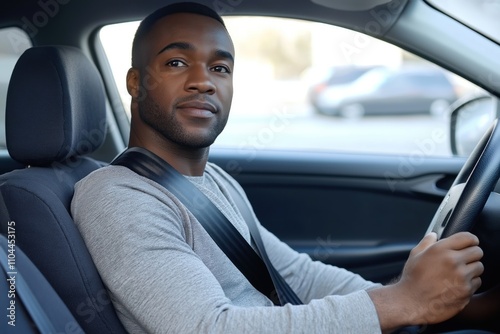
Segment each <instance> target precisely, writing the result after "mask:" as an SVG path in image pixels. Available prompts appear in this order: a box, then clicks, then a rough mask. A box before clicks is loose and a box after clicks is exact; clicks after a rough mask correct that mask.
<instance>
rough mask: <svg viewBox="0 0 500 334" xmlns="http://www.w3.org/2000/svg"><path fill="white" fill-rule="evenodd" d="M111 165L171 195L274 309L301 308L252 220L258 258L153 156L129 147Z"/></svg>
mask: <svg viewBox="0 0 500 334" xmlns="http://www.w3.org/2000/svg"><path fill="white" fill-rule="evenodd" d="M111 164H112V165H121V166H124V167H127V168H129V169H130V170H132V171H134V172H136V173H137V174H139V175H142V176H144V177H147V178H149V179H150V180H153V181H155V182H157V183H158V184H160V185H162V186H164V187H165V188H166V189H167V190H168V191H170V192H171V193H172V194H173V195H175V196H176V197H177V198H178V199H179V200H180V201H181V202H182V203H183V204H184V205H185V206H186V207H187V209H188V210H189V211H190V212H191V213H192V214H193V215H194V216H195V217H196V219H197V220H198V221H199V222H200V224H201V225H202V226H203V228H204V229H205V230H206V231H207V233H208V234H209V235H210V237H212V239H213V240H214V241H215V243H216V244H217V245H218V246H219V248H220V249H221V250H222V251H223V252H224V254H226V256H227V257H228V258H229V259H230V260H231V262H232V263H233V264H234V265H235V266H236V267H237V268H238V269H239V270H240V271H241V273H242V274H243V275H244V276H245V277H246V278H247V279H248V281H249V282H250V283H251V284H252V285H253V286H254V287H255V288H256V289H257V290H259V291H260V292H261V293H263V294H264V295H265V296H267V297H268V298H269V299H271V300H272V301H273V303H274V304H275V305H285V304H287V303H291V304H294V305H299V304H302V302H301V301H300V299H299V298H298V297H297V295H296V294H295V293H294V292H293V290H292V289H291V288H290V286H289V285H288V284H287V283H286V282H285V280H284V279H283V278H282V277H281V275H280V274H279V273H278V272H277V270H276V269H275V268H274V267H273V266H272V264H271V262H270V261H269V259H268V258H267V254H266V252H265V249H264V245H263V243H262V240H261V237H260V233H259V232H258V228H257V226H255V228H253V227H251V225H252V223H253V225H255V222H254V221H253V220H251V221H250V222H249V221H247V224H248V225H249V230H250V233H251V235H252V238H253V239H254V241H255V243H256V245H257V248H258V250H259V253H260V254H261V256H262V258H261V257H259V255H258V254H257V253H256V252H255V250H254V249H253V248H252V247H251V246H250V244H249V243H248V242H247V241H246V240H245V238H244V237H243V236H242V235H241V234H240V233H239V232H238V230H237V229H236V228H235V227H234V226H233V224H231V222H230V221H229V220H228V219H227V218H226V216H224V215H223V214H222V212H220V210H219V209H218V208H217V207H216V206H215V205H214V204H213V203H212V201H211V200H210V199H209V198H208V197H206V196H205V194H203V193H202V192H201V191H200V190H199V189H198V188H196V186H195V185H193V184H192V183H191V182H190V181H189V180H187V179H186V178H185V177H184V176H182V174H180V173H179V172H177V171H176V170H175V169H174V168H173V167H172V166H170V165H169V164H168V163H167V162H166V161H165V160H163V159H161V158H160V157H158V156H157V155H155V154H154V153H152V152H150V151H148V150H146V149H144V148H139V147H132V148H129V149H127V150H126V151H125V152H123V153H122V154H120V155H119V156H118V157H117V158H116V159H115V160H114V161H113V162H112V163H111ZM242 214H243V213H242ZM263 259H264V260H263Z"/></svg>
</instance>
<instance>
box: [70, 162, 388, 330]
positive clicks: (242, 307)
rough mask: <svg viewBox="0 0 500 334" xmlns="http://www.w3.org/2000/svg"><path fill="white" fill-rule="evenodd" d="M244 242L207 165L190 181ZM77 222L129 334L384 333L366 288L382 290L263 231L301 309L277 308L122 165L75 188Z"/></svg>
mask: <svg viewBox="0 0 500 334" xmlns="http://www.w3.org/2000/svg"><path fill="white" fill-rule="evenodd" d="M188 179H189V180H190V181H191V182H193V183H194V184H195V185H196V186H197V187H198V188H199V189H200V190H201V191H202V192H203V193H205V195H207V196H208V197H209V198H210V199H211V200H212V201H213V202H214V204H215V205H216V206H217V207H218V208H219V210H221V211H222V212H223V213H224V215H226V217H227V218H228V219H229V220H230V221H231V223H232V224H233V225H234V226H235V227H236V228H237V229H238V230H239V231H240V233H241V234H242V235H243V236H244V237H245V239H246V240H247V241H249V240H250V234H249V231H248V228H247V225H246V223H245V222H244V220H243V218H242V216H241V214H240V212H239V210H238V209H237V207H236V205H235V204H234V202H233V200H232V199H231V196H230V193H229V192H228V191H227V186H228V182H232V183H233V184H234V186H235V187H237V189H238V191H240V193H241V194H242V196H244V198H245V201H246V202H247V205H250V203H248V200H247V198H246V196H245V195H244V192H243V190H242V189H241V187H240V186H239V185H238V184H237V183H236V181H234V179H232V178H231V177H230V176H229V175H228V174H226V173H225V172H224V171H223V170H222V169H220V168H219V167H217V166H215V165H213V164H210V163H209V164H208V165H207V167H206V171H205V173H204V175H203V176H201V177H188ZM71 210H72V214H73V217H74V220H75V222H76V224H77V226H78V228H79V230H80V232H81V234H82V236H83V238H84V240H85V243H86V244H87V247H88V249H89V251H90V254H91V255H92V258H93V260H94V262H95V264H96V266H97V269H98V271H99V273H100V275H101V277H102V279H103V281H104V284H105V285H106V287H107V289H108V290H109V293H110V296H111V299H112V301H113V304H114V306H115V308H116V310H117V312H118V316H119V318H120V319H121V321H122V322H123V324H124V326H125V328H126V329H127V330H128V331H129V332H130V333H176V334H177V333H179V334H186V333H238V334H242V333H259V334H261V333H273V334H274V333H286V334H290V333H343V334H345V333H370V334H373V333H380V324H379V322H378V317H377V313H376V310H375V307H374V305H373V303H372V301H371V299H370V298H369V296H368V294H367V293H366V291H365V290H367V289H370V288H373V287H376V286H378V285H377V284H374V283H371V282H368V281H365V280H364V279H362V278H361V277H360V276H358V275H355V274H353V273H350V272H348V271H346V270H344V269H340V268H337V267H334V266H329V265H325V264H323V263H320V262H314V261H312V260H311V259H310V258H309V257H308V256H307V255H304V254H299V253H297V252H295V251H294V250H292V249H291V248H290V247H288V246H287V245H286V244H285V243H283V242H281V241H279V240H278V239H277V238H276V237H275V236H274V235H273V234H272V233H270V232H269V231H267V230H266V229H265V228H264V227H262V226H261V225H260V224H259V228H260V231H261V234H262V239H263V241H264V244H265V247H266V250H267V252H268V255H269V258H270V259H271V262H272V263H273V264H274V266H275V267H276V269H277V270H278V271H279V272H280V273H281V274H282V275H283V277H284V278H285V279H286V281H287V282H288V283H289V284H290V286H291V287H292V289H293V290H294V291H295V292H296V293H297V295H298V296H299V297H300V298H301V300H302V301H303V302H304V304H305V305H299V306H292V305H286V306H283V307H275V306H273V304H272V302H271V301H270V300H269V299H268V298H267V297H266V296H264V295H263V294H261V293H260V292H259V291H258V290H256V289H255V288H254V287H253V286H252V285H251V284H250V283H249V282H248V281H247V279H246V278H245V277H244V276H243V275H242V274H241V272H240V271H239V270H238V269H237V268H236V267H235V266H234V265H233V264H232V262H231V261H230V260H229V259H228V258H227V257H226V256H225V254H224V253H223V252H222V251H221V250H220V249H219V248H218V246H217V245H216V244H215V242H214V241H213V240H212V239H211V237H210V236H209V235H208V234H207V232H206V231H205V230H204V229H203V227H202V226H201V225H200V223H199V222H198V221H197V220H196V218H195V217H194V216H193V215H192V214H191V213H190V212H189V211H188V210H187V209H186V207H185V206H184V205H183V204H182V203H180V201H179V200H178V199H177V198H176V197H174V196H173V195H172V194H171V193H170V192H168V191H167V190H166V189H165V188H163V187H162V186H161V185H159V184H157V183H155V182H153V181H151V180H149V179H147V178H144V177H142V176H139V175H137V174H135V173H134V172H132V171H130V170H128V169H127V168H125V167H121V166H108V167H104V168H101V169H99V170H97V171H95V172H94V173H92V174H91V175H89V176H88V177H86V178H85V179H84V180H82V181H80V182H79V183H78V184H77V186H76V188H75V196H74V198H73V201H72V204H71Z"/></svg>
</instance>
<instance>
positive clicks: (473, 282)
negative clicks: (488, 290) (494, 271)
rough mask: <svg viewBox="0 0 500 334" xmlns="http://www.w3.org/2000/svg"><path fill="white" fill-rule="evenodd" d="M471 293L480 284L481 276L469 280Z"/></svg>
mask: <svg viewBox="0 0 500 334" xmlns="http://www.w3.org/2000/svg"><path fill="white" fill-rule="evenodd" d="M470 283H471V288H472V294H474V293H475V292H476V291H477V290H478V289H479V288H480V287H481V284H482V281H481V277H474V278H473V279H472V280H471V281H470Z"/></svg>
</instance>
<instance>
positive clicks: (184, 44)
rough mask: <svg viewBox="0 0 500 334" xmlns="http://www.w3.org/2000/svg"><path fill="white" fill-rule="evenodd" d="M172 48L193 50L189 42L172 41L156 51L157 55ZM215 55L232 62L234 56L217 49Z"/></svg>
mask: <svg viewBox="0 0 500 334" xmlns="http://www.w3.org/2000/svg"><path fill="white" fill-rule="evenodd" d="M172 49H179V50H194V49H195V47H194V45H193V44H191V43H187V42H173V43H170V44H168V45H167V46H165V47H164V48H163V49H161V50H160V52H158V53H157V55H159V54H160V53H162V52H165V51H167V50H172ZM215 55H216V56H217V57H220V58H224V59H228V60H230V61H232V62H233V63H234V57H233V55H232V54H231V53H230V52H228V51H225V50H221V49H217V50H215Z"/></svg>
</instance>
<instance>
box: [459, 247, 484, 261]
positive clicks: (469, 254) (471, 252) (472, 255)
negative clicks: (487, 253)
mask: <svg viewBox="0 0 500 334" xmlns="http://www.w3.org/2000/svg"><path fill="white" fill-rule="evenodd" d="M456 252H457V255H458V256H459V257H460V258H461V259H462V261H464V263H465V264H469V263H473V262H476V261H479V260H481V259H482V258H483V255H484V252H483V250H482V249H481V247H479V246H473V247H468V248H465V249H461V250H459V251H456Z"/></svg>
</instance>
